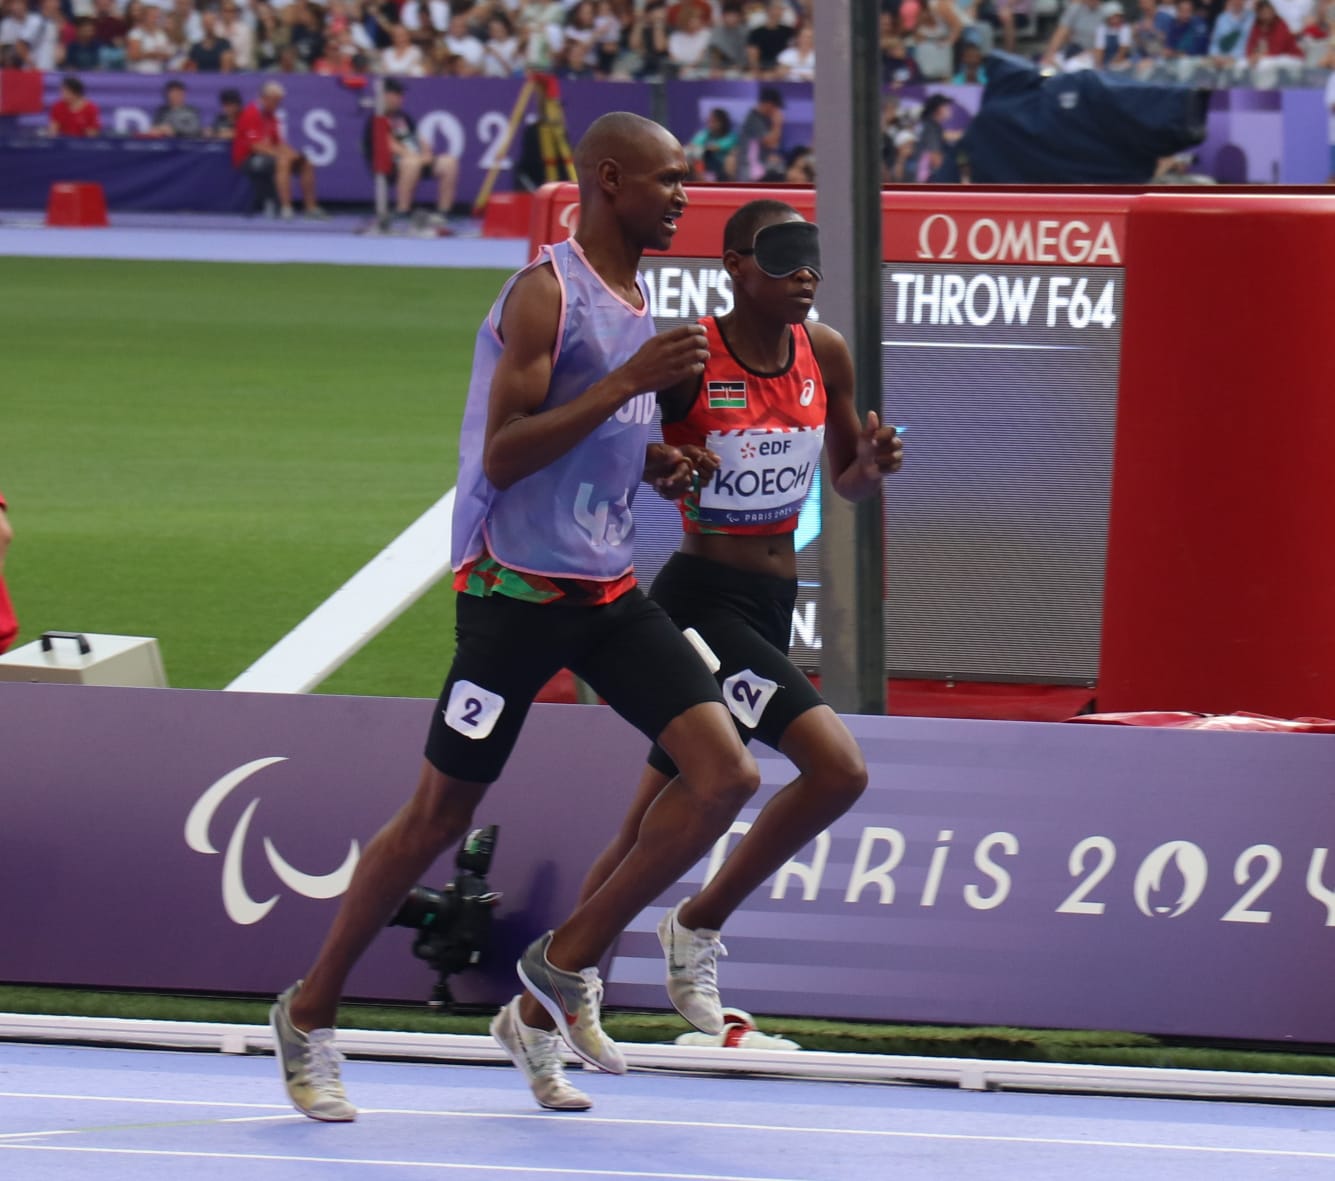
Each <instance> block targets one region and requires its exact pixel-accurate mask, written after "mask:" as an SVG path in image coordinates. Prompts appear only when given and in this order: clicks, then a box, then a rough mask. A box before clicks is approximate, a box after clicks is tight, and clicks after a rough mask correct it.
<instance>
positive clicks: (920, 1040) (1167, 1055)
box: [0, 985, 1335, 1075]
mask: <svg viewBox="0 0 1335 1181" xmlns="http://www.w3.org/2000/svg"><path fill="white" fill-rule="evenodd" d="M269 1004H270V1000H269V999H260V1000H255V999H240V998H221V997H203V996H170V995H160V994H149V993H118V992H88V991H84V990H78V989H59V988H38V987H31V986H25V985H0V1012H8V1013H42V1014H58V1015H69V1016H82V1017H129V1018H142V1019H149V1020H158V1021H211V1022H218V1023H223V1024H240V1025H265V1024H267V1022H268V1011H269ZM603 1017H604V1019H603V1025H604V1027H605V1028H606V1030H607V1032H608V1033H609V1034H610V1035H611V1036H612V1037H613V1038H615V1039H616V1040H617V1041H622V1042H669V1041H672V1040H673V1039H674V1038H676V1036H677V1035H678V1034H680V1033H685V1032H686V1031H687V1029H688V1028H689V1027H688V1026H687V1025H686V1023H685V1022H684V1021H682V1020H681V1018H680V1017H678V1016H677V1015H676V1014H675V1013H639V1012H622V1011H616V1010H612V1011H608V1012H606V1013H605V1014H604V1015H603ZM490 1018H491V1015H490V1013H486V1014H467V1015H442V1014H439V1013H434V1012H431V1011H430V1010H428V1009H426V1008H425V1007H412V1006H380V1005H357V1004H348V1005H344V1007H343V1009H342V1011H341V1013H340V1016H339V1022H340V1024H341V1025H343V1026H344V1027H345V1028H348V1029H373V1030H405V1031H408V1032H414V1033H467V1034H484V1033H486V1032H487V1025H488V1022H489V1021H490ZM760 1026H761V1028H762V1029H764V1030H765V1031H766V1032H767V1033H774V1034H782V1035H784V1036H786V1037H790V1038H792V1039H793V1040H794V1041H795V1042H797V1043H798V1044H799V1045H800V1046H802V1048H803V1049H807V1050H836V1051H847V1052H853V1053H863V1054H904V1055H911V1056H915V1057H943V1058H987V1059H996V1060H1011V1061H1024V1062H1061V1063H1091V1064H1096V1065H1107V1066H1155V1067H1172V1068H1179V1069H1197V1070H1237V1071H1253V1072H1262V1073H1274V1074H1307V1075H1335V1057H1326V1056H1322V1055H1318V1054H1298V1053H1283V1052H1277V1051H1275V1050H1273V1049H1269V1048H1264V1049H1253V1048H1239V1047H1235V1046H1228V1047H1218V1046H1202V1045H1199V1044H1175V1043H1173V1042H1172V1041H1171V1040H1169V1039H1160V1038H1154V1037H1149V1036H1147V1035H1145V1034H1136V1033H1115V1032H1108V1031H1100V1030H1063V1029H1007V1028H1004V1027H1000V1026H986V1027H981V1026H932V1025H888V1024H871V1023H853V1022H842V1021H822V1020H816V1019H812V1018H804V1017H764V1018H761V1020H760Z"/></svg>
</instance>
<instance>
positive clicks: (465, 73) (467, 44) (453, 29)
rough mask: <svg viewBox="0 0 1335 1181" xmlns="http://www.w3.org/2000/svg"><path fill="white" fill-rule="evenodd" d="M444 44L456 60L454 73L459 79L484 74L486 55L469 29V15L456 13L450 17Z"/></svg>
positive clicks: (447, 51)
mask: <svg viewBox="0 0 1335 1181" xmlns="http://www.w3.org/2000/svg"><path fill="white" fill-rule="evenodd" d="M442 42H443V44H444V46H445V51H446V53H448V54H449V56H450V57H452V58H454V59H455V60H454V67H453V71H452V72H453V73H454V74H455V75H457V76H459V77H463V78H466V77H469V76H470V75H474V74H480V73H482V63H483V61H484V59H485V57H486V53H485V51H484V50H483V48H482V42H481V41H479V40H478V39H477V38H476V37H474V36H473V34H472V33H471V32H470V31H469V28H468V13H466V12H456V13H455V14H454V15H453V16H451V17H450V23H449V26H448V28H447V30H446V32H445V36H444V38H442Z"/></svg>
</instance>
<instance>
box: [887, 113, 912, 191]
mask: <svg viewBox="0 0 1335 1181" xmlns="http://www.w3.org/2000/svg"><path fill="white" fill-rule="evenodd" d="M887 139H889V142H890V144H891V147H892V149H893V155H890V154H889V153H887V155H888V156H889V158H888V159H887V161H886V169H885V179H886V182H887V183H889V184H895V185H902V184H910V183H912V182H913V181H915V180H917V178H918V133H917V132H916V131H914V130H913V129H912V128H911V127H901V128H899V130H897V131H895V132H894V134H893V136H888V137H887Z"/></svg>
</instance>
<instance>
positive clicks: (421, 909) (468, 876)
mask: <svg viewBox="0 0 1335 1181" xmlns="http://www.w3.org/2000/svg"><path fill="white" fill-rule="evenodd" d="M497 830H498V826H497V825H495V824H492V825H488V826H487V827H486V828H475V829H473V831H472V832H470V833H469V834H468V836H467V837H466V838H465V839H464V843H463V844H462V845H461V846H460V848H459V853H458V855H457V856H456V857H455V861H454V864H455V866H456V868H457V869H458V870H459V873H458V876H457V877H455V879H454V881H452V882H451V883H450V884H449V885H448V886H446V887H445V888H444V889H443V890H433V889H431V888H430V887H429V886H414V887H413V888H412V890H410V891H409V893H408V897H407V898H405V899H404V900H403V904H402V905H401V906H400V907H399V909H398V910H397V911H396V912H395V914H394V917H393V918H392V919H390V920H389V925H390V926H391V927H412V928H413V929H415V930H416V931H417V938H416V939H414V940H413V955H415V956H416V957H417V958H418V959H419V960H422V961H423V962H425V963H427V964H429V965H430V966H431V967H432V968H434V969H435V970H436V972H437V973H438V977H439V978H438V979H437V981H436V985H435V987H434V988H433V989H432V991H431V999H430V1000H429V1001H428V1002H427V1003H428V1004H429V1005H430V1006H431V1008H433V1009H448V1008H450V1007H451V1006H452V1005H453V1004H454V996H453V994H452V993H451V992H450V985H449V977H450V976H452V975H454V973H456V972H462V971H463V970H464V969H465V968H471V967H474V966H475V965H477V964H479V963H481V962H482V957H483V955H484V954H485V953H486V950H487V945H488V943H489V942H490V941H491V922H492V913H493V911H494V910H495V908H496V905H497V903H499V902H500V900H501V895H500V894H499V893H498V892H497V891H495V890H493V889H492V888H491V887H490V886H489V885H488V884H487V879H486V876H485V875H486V873H487V870H488V869H489V868H490V867H491V856H492V853H493V852H494V851H495V848H496V833H497Z"/></svg>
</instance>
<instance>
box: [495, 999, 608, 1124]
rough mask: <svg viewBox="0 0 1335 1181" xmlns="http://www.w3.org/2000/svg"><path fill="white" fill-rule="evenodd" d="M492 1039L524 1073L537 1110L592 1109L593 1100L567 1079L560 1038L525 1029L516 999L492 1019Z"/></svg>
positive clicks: (552, 1033)
mask: <svg viewBox="0 0 1335 1181" xmlns="http://www.w3.org/2000/svg"><path fill="white" fill-rule="evenodd" d="M491 1036H492V1037H494V1038H495V1039H496V1040H497V1041H498V1042H500V1044H501V1047H502V1049H504V1050H505V1052H506V1053H507V1054H509V1055H510V1061H511V1062H513V1063H514V1064H515V1065H516V1066H517V1067H519V1069H520V1070H522V1071H523V1072H524V1077H525V1078H526V1079H528V1085H529V1087H530V1088H531V1089H532V1091H533V1098H535V1099H536V1100H537V1101H538V1104H539V1106H542V1107H548V1108H550V1109H551V1110H552V1111H588V1110H589V1108H590V1107H592V1106H593V1100H592V1099H590V1098H589V1097H588V1096H587V1095H586V1094H585V1093H584V1092H583V1091H581V1090H578V1089H577V1088H576V1087H575V1086H574V1085H573V1084H572V1083H571V1082H570V1080H569V1079H568V1078H566V1064H565V1060H564V1057H563V1055H562V1051H563V1049H564V1047H565V1043H564V1042H563V1041H562V1040H561V1035H560V1034H559V1033H556V1032H555V1031H553V1030H548V1029H534V1028H533V1027H532V1026H531V1025H525V1024H524V1022H523V1021H522V1020H521V1019H520V1017H519V998H518V997H515V998H514V1000H512V1001H511V1002H510V1003H509V1004H508V1005H506V1006H505V1007H504V1008H503V1009H502V1010H501V1011H500V1012H499V1013H497V1014H496V1016H495V1018H493V1020H492V1022H491Z"/></svg>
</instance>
